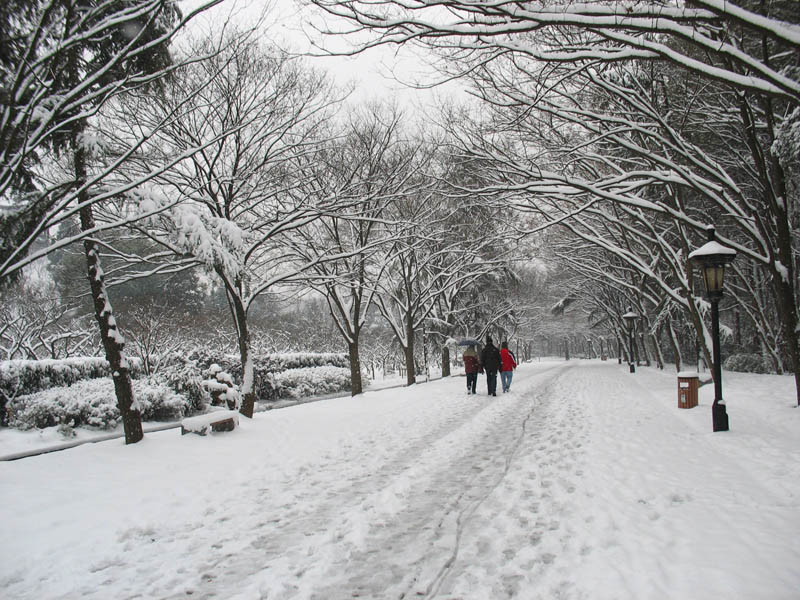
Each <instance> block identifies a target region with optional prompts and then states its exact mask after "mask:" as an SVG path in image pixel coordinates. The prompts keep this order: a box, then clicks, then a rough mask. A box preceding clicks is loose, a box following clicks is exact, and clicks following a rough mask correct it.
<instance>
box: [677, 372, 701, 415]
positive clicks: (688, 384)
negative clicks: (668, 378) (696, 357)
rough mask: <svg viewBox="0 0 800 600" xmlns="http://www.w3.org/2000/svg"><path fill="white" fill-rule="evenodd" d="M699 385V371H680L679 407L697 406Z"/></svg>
mask: <svg viewBox="0 0 800 600" xmlns="http://www.w3.org/2000/svg"><path fill="white" fill-rule="evenodd" d="M698 387H699V378H698V375H697V373H694V372H681V373H678V408H694V407H695V406H697V388H698Z"/></svg>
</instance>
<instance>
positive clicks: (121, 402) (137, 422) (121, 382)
mask: <svg viewBox="0 0 800 600" xmlns="http://www.w3.org/2000/svg"><path fill="white" fill-rule="evenodd" d="M81 131H82V127H80V126H77V127H76V128H75V131H73V136H74V137H73V140H72V150H73V159H74V168H75V182H76V185H78V186H83V185H84V184H85V183H86V180H87V170H86V151H85V150H84V149H83V148H82V147H81V146H80V144H79V143H78V135H79V133H80V132H81ZM88 200H89V193H88V191H87V190H84V191H82V192H80V193H79V195H78V202H79V204H81V205H82V208H81V209H80V219H81V230H82V231H88V230H90V229H93V228H94V226H95V223H94V213H93V211H92V206H91V204H87V202H88ZM83 248H84V251H85V253H86V267H87V273H88V276H89V284H90V287H91V291H92V301H93V303H94V316H95V319H97V324H98V325H99V326H100V339H101V340H102V342H103V349H104V350H105V353H106V360H107V361H108V364H109V365H110V367H111V376H112V379H113V380H114V393H115V394H116V397H117V406H118V408H119V413H120V416H121V417H122V427H123V429H124V431H125V443H126V444H135V443H136V442H138V441H139V440H141V439H142V438H143V437H144V432H143V430H142V415H141V413H140V412H139V407H138V405H137V404H136V399H135V397H134V395H133V383H132V382H131V373H130V366H129V363H128V358H127V357H126V356H125V352H124V349H125V339H124V338H123V337H122V334H120V332H119V331H118V330H117V324H116V320H115V319H114V311H113V309H112V308H111V302H110V300H109V298H108V291H107V290H106V284H105V277H104V275H103V269H102V267H101V265H100V255H99V253H98V250H97V244H96V243H95V242H94V240H92V239H91V238H87V239H86V240H84V242H83Z"/></svg>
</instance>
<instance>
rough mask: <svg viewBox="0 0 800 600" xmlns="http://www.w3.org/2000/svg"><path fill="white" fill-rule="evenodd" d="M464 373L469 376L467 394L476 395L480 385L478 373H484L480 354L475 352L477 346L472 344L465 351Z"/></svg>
mask: <svg viewBox="0 0 800 600" xmlns="http://www.w3.org/2000/svg"><path fill="white" fill-rule="evenodd" d="M462 358H463V359H464V372H465V373H466V374H467V393H468V394H470V393H472V394H474V393H475V386H476V385H478V373H479V372H483V369H482V368H481V361H480V359H479V358H478V353H477V352H476V351H475V344H470V345H469V346H468V347H467V349H466V350H464V355H463V357H462Z"/></svg>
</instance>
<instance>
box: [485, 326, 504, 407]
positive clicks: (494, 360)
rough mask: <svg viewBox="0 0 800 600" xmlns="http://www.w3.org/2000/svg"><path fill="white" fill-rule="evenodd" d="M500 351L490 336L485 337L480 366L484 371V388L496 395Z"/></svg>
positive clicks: (490, 393)
mask: <svg viewBox="0 0 800 600" xmlns="http://www.w3.org/2000/svg"><path fill="white" fill-rule="evenodd" d="M501 364H502V363H501V361H500V351H499V350H498V349H497V346H495V345H494V344H493V343H492V338H491V337H489V336H487V337H486V346H484V348H483V352H481V366H482V367H483V370H484V371H486V388H487V390H488V391H489V395H490V396H497V372H498V371H499V370H500V365H501Z"/></svg>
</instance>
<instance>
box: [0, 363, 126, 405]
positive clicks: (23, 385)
mask: <svg viewBox="0 0 800 600" xmlns="http://www.w3.org/2000/svg"><path fill="white" fill-rule="evenodd" d="M129 363H130V372H131V377H136V376H138V375H139V373H140V372H141V361H139V360H135V359H131V360H129ZM110 374H111V371H110V370H109V366H108V362H107V361H106V359H104V358H100V357H96V356H80V357H73V358H62V359H49V358H48V359H43V360H5V361H0V394H3V395H4V396H5V397H6V399H8V400H10V399H11V398H13V397H14V396H18V395H23V394H33V393H35V392H40V391H42V390H46V389H49V388H53V387H63V386H66V385H72V384H73V383H75V382H77V381H82V380H85V379H97V378H99V377H108V376H109V375H110Z"/></svg>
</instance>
